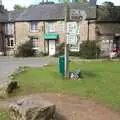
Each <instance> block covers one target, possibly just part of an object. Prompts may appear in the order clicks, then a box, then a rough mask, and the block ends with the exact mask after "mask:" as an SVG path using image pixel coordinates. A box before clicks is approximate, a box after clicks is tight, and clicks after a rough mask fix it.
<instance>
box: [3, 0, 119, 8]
mask: <svg viewBox="0 0 120 120" xmlns="http://www.w3.org/2000/svg"><path fill="white" fill-rule="evenodd" d="M50 1H55V2H56V1H57V0H50ZM105 1H111V2H113V3H115V5H120V0H98V2H97V3H98V4H101V3H103V2H105ZM39 2H41V0H2V3H3V5H4V6H5V8H6V9H8V10H12V9H13V6H14V4H20V5H22V6H29V5H30V4H35V3H39Z"/></svg>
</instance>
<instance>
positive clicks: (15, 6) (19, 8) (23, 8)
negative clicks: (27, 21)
mask: <svg viewBox="0 0 120 120" xmlns="http://www.w3.org/2000/svg"><path fill="white" fill-rule="evenodd" d="M13 8H14V10H25V9H26V7H25V6H21V5H18V4H15V5H14V7H13Z"/></svg>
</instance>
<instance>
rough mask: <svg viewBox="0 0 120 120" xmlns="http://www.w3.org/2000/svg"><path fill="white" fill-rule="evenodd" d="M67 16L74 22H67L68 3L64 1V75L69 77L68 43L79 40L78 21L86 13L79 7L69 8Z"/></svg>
mask: <svg viewBox="0 0 120 120" xmlns="http://www.w3.org/2000/svg"><path fill="white" fill-rule="evenodd" d="M69 16H70V18H69V19H70V20H71V21H75V22H68V20H67V18H68V4H67V3H65V32H66V34H65V40H66V42H65V77H66V78H68V77H69V70H68V69H69V63H68V61H69V54H68V50H69V44H70V45H75V44H77V42H78V41H79V38H80V37H79V36H80V32H79V29H80V21H83V20H85V19H86V17H87V15H86V12H85V11H83V10H80V9H70V11H69ZM67 22H68V23H67Z"/></svg>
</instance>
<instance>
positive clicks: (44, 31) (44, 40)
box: [43, 21, 46, 53]
mask: <svg viewBox="0 0 120 120" xmlns="http://www.w3.org/2000/svg"><path fill="white" fill-rule="evenodd" d="M43 34H44V36H45V21H43ZM43 39H44V37H43ZM45 47H46V45H45V39H44V53H46V48H45Z"/></svg>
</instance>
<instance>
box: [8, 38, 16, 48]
mask: <svg viewBox="0 0 120 120" xmlns="http://www.w3.org/2000/svg"><path fill="white" fill-rule="evenodd" d="M14 44H15V43H14V39H13V38H7V47H14Z"/></svg>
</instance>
